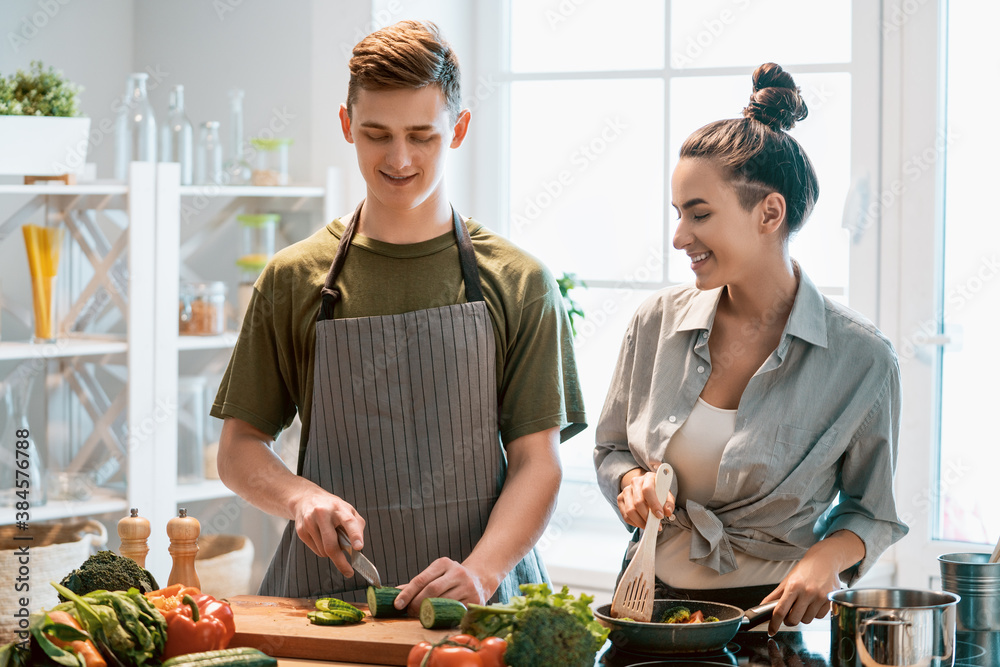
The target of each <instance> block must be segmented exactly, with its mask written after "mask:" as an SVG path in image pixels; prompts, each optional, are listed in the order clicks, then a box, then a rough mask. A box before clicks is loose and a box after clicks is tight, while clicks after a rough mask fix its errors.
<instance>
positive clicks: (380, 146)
mask: <svg viewBox="0 0 1000 667" xmlns="http://www.w3.org/2000/svg"><path fill="white" fill-rule="evenodd" d="M350 68H351V81H350V84H349V87H348V96H347V103H346V104H345V105H342V106H341V108H340V121H341V126H342V129H343V132H344V138H345V139H346V140H347V141H348V142H350V143H352V144H354V146H355V148H356V151H357V156H358V165H359V167H360V169H361V172H362V175H363V176H364V179H365V181H366V184H367V196H366V198H365V200H364V201H363V202H361V204H360V205H359V206H358V207H357V210H356V211H355V212H354V214H353V215H351V216H350V217H345V218H343V219H339V220H335V221H333V222H332V223H330V224H329V225H327V226H326V227H325V228H323V229H322V230H320V231H319V232H317V233H316V234H314V235H313V236H312V237H310V238H308V239H306V240H304V241H302V242H301V243H298V244H295V245H293V246H291V247H289V248H286V249H285V250H283V251H281V252H279V253H278V254H277V255H276V256H275V257H274V259H273V260H272V261H271V262H270V264H269V265H268V267H267V268H266V269H265V270H264V272H263V274H262V275H261V277H260V279H259V280H258V282H257V285H256V286H255V292H254V296H253V300H252V301H251V304H250V307H249V309H248V313H247V316H246V319H245V321H244V326H243V330H242V332H241V333H240V338H239V341H238V342H237V344H236V348H235V350H234V352H233V358H232V360H231V362H230V366H229V369H228V370H227V372H226V376H225V378H224V379H223V381H222V385H221V387H220V389H219V394H218V396H217V398H216V401H215V404H214V406H213V408H212V414H213V415H214V416H216V417H221V418H225V425H224V426H223V432H222V438H221V441H220V450H219V473H220V476H221V477H222V479H223V481H224V482H225V483H226V485H227V486H229V487H230V488H232V489H233V490H235V491H236V492H237V493H239V494H240V495H241V496H243V497H244V498H246V499H247V500H248V501H250V502H251V503H252V504H253V505H255V506H256V507H259V508H261V509H262V510H264V511H266V512H269V513H271V514H275V515H278V516H282V517H285V518H287V519H289V520H290V522H289V524H288V526H287V527H286V530H285V532H284V535H283V537H282V540H281V544H280V545H279V547H278V549H277V551H276V553H275V556H274V559H273V560H272V562H271V565H270V567H269V568H268V572H267V574H266V575H265V577H264V580H263V582H262V584H261V588H260V592H261V594H266V595H282V596H291V597H308V596H319V595H331V594H333V595H337V596H339V597H342V598H346V599H351V600H361V599H363V594H364V589H365V586H366V584H365V582H364V581H363V580H362V579H361V578H360V577H357V576H354V573H353V571H352V568H351V566H350V564H349V563H348V560H347V559H346V558H345V556H344V554H343V553H342V551H341V549H340V547H339V545H338V530H341V531H343V533H345V534H346V536H347V538H348V539H349V540H350V542H351V544H352V546H353V548H354V549H362V548H363V549H364V552H365V554H366V555H367V556H368V557H369V558H370V559H371V560H372V561H373V562H374V563H375V565H376V566H377V567H378V568H379V571H380V574H381V575H382V581H383V584H384V585H385V584H388V585H398V586H400V587H401V588H402V592H401V593H400V595H399V597H398V599H397V601H396V606H397V607H398V608H400V609H402V608H404V607H407V606H409V608H410V610H411V611H413V610H415V609H416V608H417V607H418V606H419V603H420V601H421V600H422V599H423V598H425V597H449V598H454V599H458V600H462V601H464V602H474V603H485V602H487V601H488V600H491V599H499V600H506V599H507V598H508V597H509V596H510V595H513V594H517V593H518V589H517V586H518V584H520V583H524V582H527V581H541V580H544V578H545V576H546V575H545V573H544V568H543V566H542V564H541V562H540V561H539V559H538V558H537V556H536V554H535V553H534V551H533V550H532V547H533V545H534V543H535V542H536V541H537V539H538V538H539V537H540V535H541V533H542V531H543V530H544V528H545V525H546V523H547V521H548V519H549V516H550V515H551V512H552V509H553V507H554V505H555V499H556V493H557V491H558V487H559V483H560V480H561V469H560V465H559V460H558V452H557V447H558V444H559V442H560V436H561V438H562V439H563V440H565V439H566V438H568V437H570V436H572V435H574V434H575V433H578V432H579V431H580V430H582V429H583V428H584V426H585V424H584V422H585V417H584V413H583V402H582V398H581V396H580V390H579V387H578V384H577V379H576V367H575V362H574V358H573V352H572V338H571V334H570V333H569V331H570V327H569V326H568V324H569V323H568V319H567V316H566V313H565V311H564V309H563V306H562V301H561V298H560V295H559V291H558V287H557V285H556V283H555V281H554V280H553V278H552V276H551V275H550V274H549V273H548V272H547V271H546V270H545V269H544V267H542V266H541V264H540V263H539V262H538V261H537V260H535V259H533V258H532V257H530V256H528V255H527V254H525V253H524V252H523V251H521V250H519V249H518V248H516V247H515V246H513V245H512V244H511V243H509V242H508V241H506V240H504V239H503V238H501V237H499V236H497V235H496V234H494V233H492V232H490V231H489V230H487V229H486V228H484V227H483V226H482V225H480V224H479V223H477V222H475V221H473V220H463V219H462V218H461V217H460V216H459V215H458V214H457V213H456V212H454V211H453V209H452V208H451V205H450V204H449V202H448V198H447V196H446V194H445V183H444V178H443V176H444V167H445V160H446V156H447V152H448V149H449V148H458V147H459V146H460V145H461V144H462V142H463V140H464V139H465V136H466V132H467V130H468V127H469V119H470V116H469V111H468V110H467V109H466V110H463V109H461V93H460V81H459V68H458V61H457V58H456V56H455V54H454V53H453V52H452V50H451V48H450V47H449V46H448V44H447V43H446V42H444V41H443V39H442V38H441V36H440V34H439V33H438V30H437V27H436V26H434V25H433V24H431V23H421V22H415V21H403V22H400V23H398V24H396V25H394V26H391V27H388V28H385V29H383V30H380V31H378V32H375V33H373V34H371V35H369V36H368V37H366V38H365V39H363V40H362V41H361V42H360V43H359V44H358V45H357V46H356V47H355V49H354V56H353V58H352V59H351V61H350ZM296 411H298V412H299V414H300V416H301V418H302V423H303V427H304V428H303V442H302V443H301V444H300V451H299V461H298V474H293V473H292V472H291V471H289V470H288V469H287V468H286V467H285V466H284V465H283V464H282V463H281V461H280V459H278V458H277V456H276V455H275V454H274V452H273V451H272V449H271V447H270V443H271V441H272V439H273V438H274V437H276V436H277V434H278V433H279V432H280V431H281V430H282V428H284V427H285V426H287V425H288V424H289V423H290V422H291V420H292V418H293V416H294V415H295V412H296ZM498 436H499V437H498ZM501 442H502V447H501Z"/></svg>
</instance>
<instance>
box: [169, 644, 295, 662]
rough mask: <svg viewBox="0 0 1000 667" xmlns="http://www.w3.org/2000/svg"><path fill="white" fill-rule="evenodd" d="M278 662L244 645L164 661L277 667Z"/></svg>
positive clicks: (189, 654)
mask: <svg viewBox="0 0 1000 667" xmlns="http://www.w3.org/2000/svg"><path fill="white" fill-rule="evenodd" d="M277 664H278V661H277V660H276V659H275V658H272V657H271V656H269V655H267V654H266V653H263V652H261V651H258V650H257V649H255V648H250V647H248V646H242V647H240V648H226V649H221V650H218V651H203V652H201V653H188V654H187V655H178V656H176V657H173V658H170V659H169V660H167V661H166V662H164V663H163V667H275V665H277Z"/></svg>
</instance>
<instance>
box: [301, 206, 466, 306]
mask: <svg viewBox="0 0 1000 667" xmlns="http://www.w3.org/2000/svg"><path fill="white" fill-rule="evenodd" d="M364 204H365V202H364V200H362V201H361V203H360V204H358V208H357V209H355V211H354V215H353V216H351V221H350V223H348V225H347V227H345V228H344V233H343V234H342V235H341V237H340V244H339V245H338V246H337V254H336V255H335V256H334V258H333V263H332V264H330V271H329V272H328V273H327V274H326V282H325V283H324V284H323V290H322V294H323V302H322V304H321V305H320V309H319V316H318V317H317V318H316V319H317V321H320V322H322V321H323V320H332V319H333V309H334V307H335V306H336V305H337V303H338V302H339V301H340V298H341V294H340V290H339V289H337V287H336V282H337V278H338V277H339V276H340V271H341V269H343V268H344V261H345V260H346V259H347V251H348V249H349V248H350V247H351V241H352V240H353V239H354V234H355V232H357V229H358V223H359V222H360V220H361V207H362V206H364ZM451 217H452V222H453V223H454V227H455V237H456V238H457V239H458V260H459V263H460V264H461V266H462V279H463V281H464V282H465V299H466V301H469V302H473V301H484V300H485V299H484V298H483V290H482V287H481V286H480V283H479V266H478V265H477V264H476V252H475V250H474V249H473V247H472V239H471V238H470V237H469V230H468V228H467V227H466V226H465V223H463V222H462V218H461V216H460V215H459V214H458V212H457V211H456V210H455V208H454V207H452V209H451Z"/></svg>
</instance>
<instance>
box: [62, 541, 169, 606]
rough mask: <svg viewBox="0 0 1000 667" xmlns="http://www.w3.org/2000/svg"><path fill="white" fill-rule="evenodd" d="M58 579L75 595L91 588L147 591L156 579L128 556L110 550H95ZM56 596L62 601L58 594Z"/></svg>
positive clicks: (151, 589) (83, 593)
mask: <svg viewBox="0 0 1000 667" xmlns="http://www.w3.org/2000/svg"><path fill="white" fill-rule="evenodd" d="M59 583H60V584H62V585H63V586H65V587H66V588H68V589H70V590H71V591H73V592H74V593H76V594H77V595H87V594H88V593H91V592H93V591H127V590H128V589H130V588H137V589H139V592H140V593H149V592H150V591H155V590H157V589H159V586H158V585H157V583H156V579H154V578H153V575H152V574H150V573H149V571H148V570H145V569H143V568H141V567H139V564H138V563H136V562H135V561H134V560H132V559H131V558H125V557H124V556H119V555H117V554H116V553H115V552H113V551H98V552H97V553H96V554H94V555H93V556H90V557H89V558H88V559H87V560H85V561H83V565H81V566H80V567H79V568H77V569H75V570H73V571H72V572H70V573H69V574H67V575H66V576H65V577H64V578H63V580H62V581H60V582H59ZM59 599H60V600H62V601H63V602H65V601H66V598H65V597H63V596H62V594H60V595H59Z"/></svg>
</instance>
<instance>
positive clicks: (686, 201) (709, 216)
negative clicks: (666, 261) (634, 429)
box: [671, 158, 763, 290]
mask: <svg viewBox="0 0 1000 667" xmlns="http://www.w3.org/2000/svg"><path fill="white" fill-rule="evenodd" d="M671 188H672V202H671V203H672V205H673V207H674V209H675V210H676V211H677V214H678V222H677V230H676V231H675V232H674V247H675V248H677V249H678V250H683V251H684V252H685V253H686V254H687V256H688V257H689V258H690V260H691V270H692V271H694V275H695V285H696V286H697V287H698V289H703V290H708V289H715V288H716V287H721V286H723V285H731V284H734V283H741V282H744V281H745V280H746V279H752V278H753V275H754V266H755V264H756V261H755V260H756V259H758V258H759V254H758V253H759V251H760V250H761V248H762V244H763V235H762V234H761V232H760V229H759V227H760V225H759V221H760V220H761V219H762V217H763V216H762V213H761V212H760V210H759V209H760V208H761V207H760V206H759V205H758V206H755V207H754V208H753V209H752V210H751V211H746V210H744V209H743V207H742V206H740V202H739V199H738V198H737V196H736V190H735V189H734V188H733V186H732V185H731V184H730V183H729V181H728V180H726V178H725V175H724V174H723V172H722V170H721V169H719V168H718V167H717V166H716V165H715V163H714V162H712V161H711V160H705V159H698V158H683V159H681V161H680V162H678V163H677V168H676V169H674V175H673V179H672V181H671Z"/></svg>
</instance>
